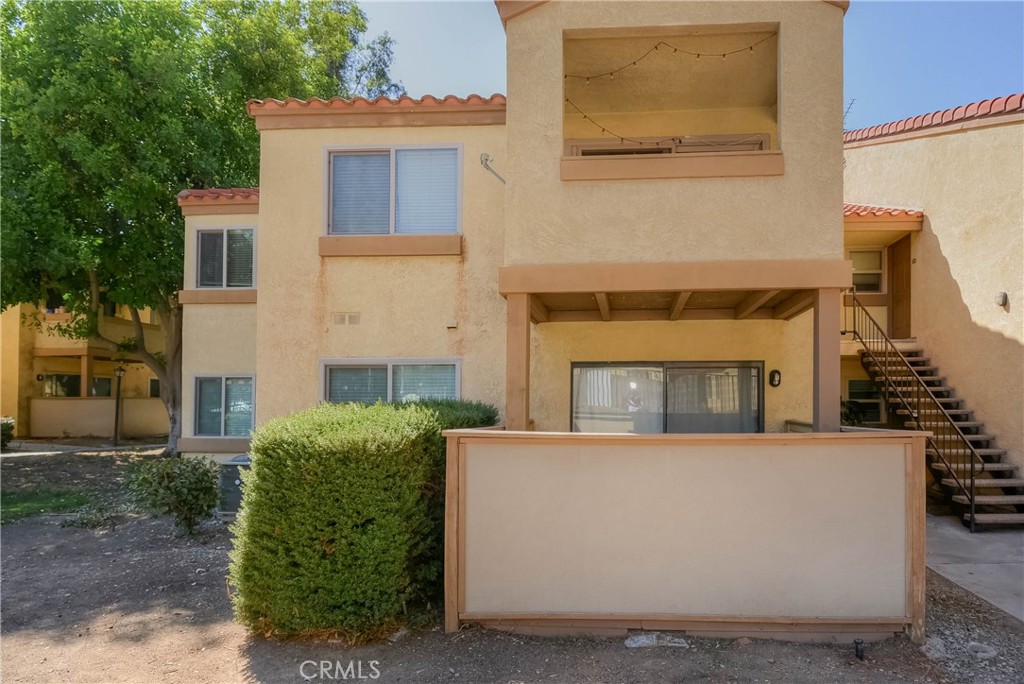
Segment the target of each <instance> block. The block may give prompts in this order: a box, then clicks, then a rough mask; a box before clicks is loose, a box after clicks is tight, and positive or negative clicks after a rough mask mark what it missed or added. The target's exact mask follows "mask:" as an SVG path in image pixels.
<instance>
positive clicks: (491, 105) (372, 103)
mask: <svg viewBox="0 0 1024 684" xmlns="http://www.w3.org/2000/svg"><path fill="white" fill-rule="evenodd" d="M413 107H416V108H428V107H429V108H434V107H436V108H440V109H463V108H481V109H504V108H505V96H504V95H501V94H500V93H495V94H494V95H491V96H490V97H483V96H482V95H477V94H475V93H474V94H472V95H468V96H466V97H457V96H455V95H445V96H444V97H441V98H437V97H434V96H433V95H424V96H423V97H421V98H419V99H416V98H413V97H409V96H408V95H403V96H402V97H400V98H398V99H395V100H393V99H391V98H388V97H378V98H374V99H372V100H368V99H366V98H365V97H356V98H352V99H351V100H346V99H344V98H341V97H332V98H331V99H329V100H324V99H321V98H319V97H315V98H312V99H310V100H300V99H298V98H294V97H289V98H287V99H284V100H275V99H272V98H270V99H266V100H249V103H248V111H249V116H254V115H255V114H256V113H257V112H262V111H265V110H269V111H270V112H275V113H276V112H279V111H281V110H305V111H309V110H317V109H333V110H342V111H359V110H366V109H374V110H381V109H411V108H413Z"/></svg>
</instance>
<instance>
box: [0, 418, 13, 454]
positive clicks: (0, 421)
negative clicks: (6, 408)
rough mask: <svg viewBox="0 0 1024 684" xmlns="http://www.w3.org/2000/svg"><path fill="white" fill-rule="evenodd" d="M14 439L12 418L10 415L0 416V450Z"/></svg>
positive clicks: (5, 447) (4, 448)
mask: <svg viewBox="0 0 1024 684" xmlns="http://www.w3.org/2000/svg"><path fill="white" fill-rule="evenodd" d="M12 439H14V419H13V418H11V417H10V416H3V417H2V418H0V451H4V450H6V449H7V445H8V444H10V443H11V440H12Z"/></svg>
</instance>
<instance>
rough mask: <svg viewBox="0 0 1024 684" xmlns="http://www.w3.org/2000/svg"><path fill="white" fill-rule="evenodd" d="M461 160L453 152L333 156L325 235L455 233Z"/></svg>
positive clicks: (389, 151)
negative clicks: (326, 232)
mask: <svg viewBox="0 0 1024 684" xmlns="http://www.w3.org/2000/svg"><path fill="white" fill-rule="evenodd" d="M459 156H460V154H459V149H458V148H457V147H429V148H426V147H410V148H403V147H399V148H392V149H385V150H365V151H363V150H360V151H353V152H348V151H346V152H335V153H333V154H331V156H330V184H329V185H330V197H329V203H328V205H329V212H328V213H329V216H328V233H330V234H332V235H390V234H399V235H439V234H455V233H458V232H459V228H460V226H459V219H460V211H459V202H460V197H459Z"/></svg>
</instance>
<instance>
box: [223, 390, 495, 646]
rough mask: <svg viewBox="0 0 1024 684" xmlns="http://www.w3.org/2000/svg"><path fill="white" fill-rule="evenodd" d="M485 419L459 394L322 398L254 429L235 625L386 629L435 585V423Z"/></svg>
mask: <svg viewBox="0 0 1024 684" xmlns="http://www.w3.org/2000/svg"><path fill="white" fill-rule="evenodd" d="M496 420H497V411H496V410H494V409H493V408H491V407H486V406H484V405H481V404H472V403H469V402H425V403H416V404H400V405H399V404H375V405H372V406H366V405H360V404H344V405H330V404H324V405H321V406H318V407H316V408H312V409H309V410H306V411H302V412H300V413H297V414H294V415H292V416H287V417H284V418H278V419H276V420H273V421H270V422H269V423H266V424H265V425H263V426H261V427H260V428H258V429H257V430H256V433H255V434H254V436H253V440H252V449H251V452H252V467H251V468H250V469H248V470H246V471H243V473H242V480H243V492H242V509H241V511H240V513H239V515H238V518H237V519H236V521H235V524H234V527H233V531H234V533H235V546H234V549H233V550H232V553H231V569H230V574H231V582H232V583H233V584H234V586H235V587H236V588H237V590H238V591H237V593H236V594H235V596H234V606H235V615H236V618H237V619H238V620H239V622H241V623H242V624H244V625H246V626H247V627H249V628H250V629H251V630H253V631H256V632H259V633H263V634H267V635H278V636H288V635H296V634H312V633H323V632H335V633H340V634H344V635H346V636H348V637H349V638H351V639H361V638H366V637H369V636H374V635H376V634H380V633H382V632H383V630H386V629H388V628H389V627H391V626H393V625H394V624H395V623H396V622H398V621H399V619H400V618H401V617H402V616H403V614H404V611H405V607H406V605H407V604H408V603H409V602H410V601H417V600H419V599H420V598H422V597H423V596H425V595H427V594H430V593H431V592H432V591H434V590H435V584H437V585H438V586H439V579H440V577H441V567H442V566H441V563H442V557H441V556H442V553H441V533H442V531H443V517H444V461H445V457H444V454H445V448H444V440H443V438H442V437H441V431H442V430H443V429H446V428H447V427H470V426H472V425H474V424H476V423H479V422H484V423H485V424H493V423H494V422H495V421H496Z"/></svg>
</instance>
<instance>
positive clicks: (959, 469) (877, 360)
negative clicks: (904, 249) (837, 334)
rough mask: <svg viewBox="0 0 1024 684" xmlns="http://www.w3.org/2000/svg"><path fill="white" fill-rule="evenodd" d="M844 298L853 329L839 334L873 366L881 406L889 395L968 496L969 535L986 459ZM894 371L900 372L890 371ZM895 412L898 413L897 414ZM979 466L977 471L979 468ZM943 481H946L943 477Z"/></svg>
mask: <svg viewBox="0 0 1024 684" xmlns="http://www.w3.org/2000/svg"><path fill="white" fill-rule="evenodd" d="M847 296H848V297H850V299H851V300H852V302H853V306H852V307H847V306H845V305H844V307H843V313H844V316H843V318H844V322H845V321H846V311H847V308H849V309H850V310H851V317H852V319H853V321H852V322H853V326H852V327H850V326H848V325H845V324H844V326H843V327H844V328H846V329H845V330H844V331H843V332H844V333H850V334H852V335H853V338H854V339H855V340H856V341H857V342H859V343H860V344H861V346H862V347H863V348H864V351H865V352H866V353H867V355H868V357H869V358H870V360H871V361H872V362H873V363H874V365H875V366H876V367H877V368H878V370H879V372H880V374H881V376H882V378H883V389H884V396H883V400H884V406H885V410H886V411H888V410H889V405H890V401H889V395H890V394H891V395H892V397H893V398H895V399H896V401H897V406H901V407H902V408H903V410H904V411H906V413H907V415H908V416H909V417H910V419H911V420H912V421H913V422H914V423H915V424H916V425H917V429H918V430H921V431H924V432H931V433H932V434H931V436H930V437H928V438H927V443H928V447H929V449H931V451H932V453H933V454H935V456H936V457H937V458H938V459H939V461H940V462H941V463H942V465H943V466H944V469H945V471H946V473H947V474H948V477H950V478H952V479H953V481H954V482H955V483H956V486H957V488H959V490H960V491H961V492H962V493H963V495H964V496H965V497H966V498H967V501H968V505H969V508H970V523H971V525H970V528H971V532H974V517H975V515H974V514H975V511H974V508H975V503H974V491H975V481H976V479H977V473H978V471H979V470H981V469H982V468H984V463H985V461H984V460H983V459H982V458H981V455H980V454H978V451H977V449H976V448H975V447H974V445H973V444H972V443H971V441H970V440H969V439H967V436H966V435H965V434H964V433H963V430H961V429H960V426H959V425H957V424H956V421H954V420H953V418H952V417H951V416H950V415H949V412H948V411H946V409H945V407H943V406H942V402H941V401H940V400H939V398H938V397H936V396H935V393H934V392H933V391H932V389H931V388H930V387H928V385H927V384H925V382H924V380H922V379H921V377H920V376H919V375H918V374H917V371H916V370H914V367H913V366H912V365H911V364H910V362H909V361H908V360H907V358H906V357H905V356H904V355H903V353H902V352H901V351H900V350H899V349H898V348H897V347H896V344H895V343H894V342H893V341H892V340H891V339H890V338H889V336H888V335H886V333H885V331H884V330H883V329H882V327H881V326H880V325H878V323H877V322H876V321H875V319H874V318H873V317H872V316H871V314H870V313H868V311H867V309H865V308H864V305H863V304H861V302H860V300H858V299H857V294H856V292H853V291H850V292H848V293H847ZM895 370H899V371H900V372H899V373H894V372H893V371H895ZM898 415H899V409H897V416H898ZM924 417H927V418H928V420H929V422H930V424H929V425H928V426H927V427H926V426H925V422H924V420H923V418H924ZM979 466H980V467H979ZM943 477H947V475H944V476H943Z"/></svg>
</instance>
